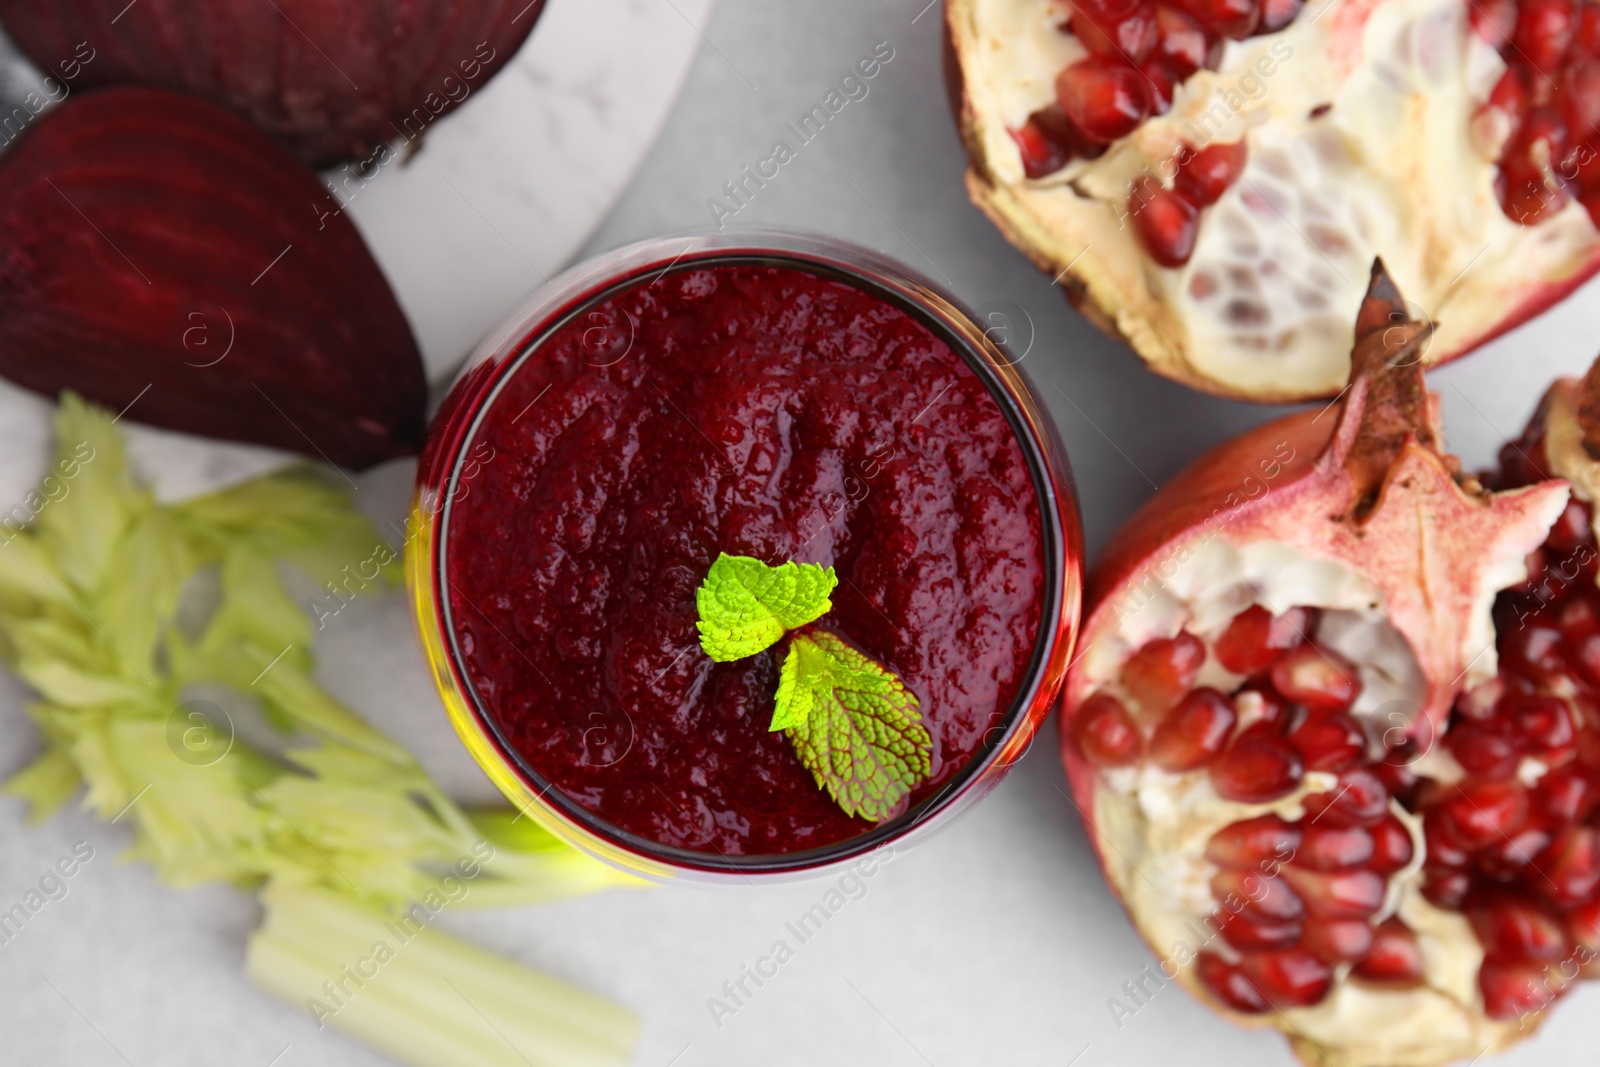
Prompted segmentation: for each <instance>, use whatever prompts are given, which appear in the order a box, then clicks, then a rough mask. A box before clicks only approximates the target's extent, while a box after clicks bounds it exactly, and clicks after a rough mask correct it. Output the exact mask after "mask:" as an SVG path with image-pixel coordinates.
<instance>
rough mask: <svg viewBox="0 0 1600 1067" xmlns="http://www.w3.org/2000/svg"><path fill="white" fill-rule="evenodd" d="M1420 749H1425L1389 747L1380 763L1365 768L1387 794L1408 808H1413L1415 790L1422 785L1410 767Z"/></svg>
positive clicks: (1414, 804)
mask: <svg viewBox="0 0 1600 1067" xmlns="http://www.w3.org/2000/svg"><path fill="white" fill-rule="evenodd" d="M1422 751H1425V750H1424V749H1421V748H1417V749H1416V750H1415V751H1411V750H1410V749H1391V750H1390V751H1389V752H1387V753H1385V755H1384V761H1383V762H1382V763H1374V764H1372V765H1371V766H1370V767H1368V768H1367V770H1369V771H1371V772H1372V775H1373V777H1375V778H1377V779H1378V781H1379V782H1380V783H1381V784H1382V785H1383V787H1384V788H1385V789H1387V790H1388V791H1389V795H1390V796H1392V797H1394V798H1395V799H1396V800H1398V801H1399V802H1400V803H1401V804H1403V805H1404V806H1405V807H1406V808H1407V809H1408V810H1415V808H1416V797H1417V792H1418V790H1419V789H1420V788H1421V786H1422V779H1420V778H1419V777H1417V772H1416V771H1413V770H1412V769H1411V764H1412V763H1414V762H1415V761H1416V760H1417V758H1418V757H1419V756H1420V754H1421V752H1422Z"/></svg>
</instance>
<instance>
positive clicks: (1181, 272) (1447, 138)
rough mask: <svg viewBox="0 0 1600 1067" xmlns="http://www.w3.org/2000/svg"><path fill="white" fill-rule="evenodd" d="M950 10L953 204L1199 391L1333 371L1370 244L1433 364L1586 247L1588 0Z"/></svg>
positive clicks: (1566, 278)
mask: <svg viewBox="0 0 1600 1067" xmlns="http://www.w3.org/2000/svg"><path fill="white" fill-rule="evenodd" d="M1080 8H1081V10H1080ZM946 16H947V18H946V31H947V46H948V47H947V50H946V58H947V73H948V77H949V81H950V86H951V90H952V102H953V104H954V105H955V108H956V111H957V118H958V122H959V125H960V127H961V134H962V138H963V140H964V142H965V144H966V148H967V154H968V156H969V158H970V161H971V166H970V168H969V170H968V173H967V185H968V189H969V191H970V193H971V195H972V198H973V200H974V202H976V203H977V205H978V206H979V207H980V208H982V209H983V211H984V212H986V213H987V214H988V215H989V217H990V218H991V219H992V220H993V221H994V223H995V224H996V225H997V226H998V227H999V228H1000V229H1001V231H1002V232H1003V233H1004V234H1005V235H1006V237H1007V238H1008V239H1009V240H1011V241H1012V243H1013V244H1015V245H1017V247H1018V248H1020V249H1021V250H1022V251H1023V252H1025V253H1026V254H1027V255H1028V256H1029V258H1030V259H1032V260H1033V261H1034V262H1035V263H1036V264H1037V265H1038V266H1039V267H1040V268H1041V269H1043V270H1046V271H1048V272H1049V273H1050V274H1051V275H1052V276H1053V277H1055V278H1056V279H1057V280H1058V281H1059V282H1060V284H1061V285H1062V287H1063V288H1064V289H1065V291H1066V295H1067V297H1068V299H1069V300H1071V301H1072V302H1073V304H1075V305H1076V306H1077V307H1078V308H1079V309H1080V310H1081V311H1082V312H1083V313H1084V314H1085V315H1087V316H1088V317H1089V319H1090V320H1091V321H1093V322H1094V323H1095V324H1096V325H1098V326H1100V327H1101V328H1102V329H1104V330H1105V331H1106V332H1108V333H1110V334H1112V335H1113V336H1116V337H1120V338H1122V339H1124V340H1126V341H1127V342H1128V344H1129V345H1131V346H1132V347H1133V348H1134V350H1135V351H1136V352H1138V354H1139V355H1140V356H1141V357H1142V358H1143V359H1144V360H1145V361H1146V362H1147V363H1149V365H1150V366H1151V368H1152V369H1154V370H1155V371H1157V372H1159V373H1161V374H1164V375H1166V376H1168V377H1171V378H1174V379H1176V380H1178V381H1181V382H1185V383H1187V384H1189V385H1192V386H1194V387H1196V388H1199V389H1203V390H1206V391H1208V392H1213V393H1219V394H1223V395H1228V396H1236V397H1242V398H1248V399H1255V400H1262V401H1289V400H1304V399H1308V398H1312V397H1318V396H1332V395H1333V394H1335V393H1337V392H1338V391H1339V390H1340V389H1341V388H1343V387H1344V384H1345V382H1346V381H1347V380H1348V379H1349V372H1350V363H1349V353H1350V349H1351V343H1352V334H1351V332H1350V321H1349V318H1348V309H1349V308H1353V307H1355V306H1356V304H1357V303H1358V301H1359V300H1360V298H1361V293H1362V289H1363V287H1364V285H1365V284H1366V273H1367V266H1368V264H1369V263H1370V262H1371V261H1372V259H1373V258H1374V257H1375V256H1379V255H1381V256H1382V257H1383V259H1384V261H1385V263H1387V264H1388V266H1389V267H1390V269H1391V270H1392V271H1393V272H1394V277H1395V279H1396V280H1397V282H1398V283H1399V284H1400V286H1401V288H1402V289H1403V290H1404V291H1405V292H1406V293H1407V294H1408V295H1409V296H1410V297H1411V298H1412V299H1413V300H1415V301H1416V302H1417V303H1418V304H1419V305H1421V306H1422V307H1426V308H1428V309H1429V310H1430V312H1431V313H1432V314H1433V315H1435V316H1437V318H1438V319H1439V320H1440V323H1441V325H1440V327H1439V329H1438V331H1437V332H1436V334H1435V336H1434V338H1433V340H1432V342H1431V344H1430V345H1429V346H1428V349H1427V351H1426V352H1425V353H1423V354H1422V357H1421V358H1422V359H1423V360H1424V361H1425V362H1427V363H1430V364H1431V363H1439V362H1443V361H1445V360H1449V359H1452V358H1454V357H1456V356H1459V355H1461V354H1463V353H1465V352H1467V351H1469V350H1471V349H1472V348H1474V347H1476V346H1478V345H1480V344H1482V343H1483V342H1485V341H1487V340H1489V339H1490V338H1492V337H1494V336H1496V335H1497V334H1499V333H1501V332H1503V331H1505V330H1507V329H1510V328H1511V327H1512V326H1515V325H1517V324H1518V323H1520V322H1522V321H1525V320H1526V319H1528V318H1530V317H1532V316H1533V315H1535V314H1537V313H1539V312H1540V311H1542V310H1544V309H1545V308H1546V307H1548V306H1550V305H1551V304H1553V303H1554V302H1556V301H1557V300H1559V299H1561V298H1562V297H1564V296H1565V295H1567V294H1568V293H1569V292H1571V291H1572V290H1573V289H1574V288H1576V287H1577V286H1578V285H1579V284H1580V283H1581V282H1582V281H1583V280H1584V279H1586V278H1587V277H1589V276H1590V275H1591V274H1593V273H1594V271H1595V270H1596V269H1600V231H1597V230H1596V226H1595V223H1594V222H1592V221H1591V215H1592V214H1594V213H1600V133H1597V129H1596V127H1597V125H1600V0H1494V2H1492V3H1491V2H1489V0H1472V2H1469V0H1317V2H1316V3H1313V4H1311V5H1310V6H1309V7H1307V8H1306V9H1305V11H1303V12H1302V10H1301V0H1123V2H1118V3H1108V2H1106V0H1095V2H1094V3H1093V4H1092V5H1091V4H1090V3H1089V0H1079V2H1078V3H1076V4H1075V3H1074V0H949V3H947V4H946ZM1119 42H1121V43H1120V44H1119Z"/></svg>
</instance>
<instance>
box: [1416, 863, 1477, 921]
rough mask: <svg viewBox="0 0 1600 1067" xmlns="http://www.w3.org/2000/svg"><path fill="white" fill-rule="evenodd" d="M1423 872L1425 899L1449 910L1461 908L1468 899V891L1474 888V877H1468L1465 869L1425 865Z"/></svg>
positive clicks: (1423, 894)
mask: <svg viewBox="0 0 1600 1067" xmlns="http://www.w3.org/2000/svg"><path fill="white" fill-rule="evenodd" d="M1422 874H1423V878H1422V896H1423V899H1425V900H1427V901H1428V902H1429V903H1430V904H1433V905H1434V906H1435V907H1440V908H1444V909H1446V910H1447V911H1460V910H1461V905H1462V904H1463V903H1465V902H1466V899H1467V891H1468V890H1469V889H1471V888H1472V879H1471V878H1469V877H1467V873H1466V872H1465V871H1458V870H1453V869H1451V868H1449V867H1438V868H1434V867H1425V868H1423V872H1422Z"/></svg>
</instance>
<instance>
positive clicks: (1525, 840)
mask: <svg viewBox="0 0 1600 1067" xmlns="http://www.w3.org/2000/svg"><path fill="white" fill-rule="evenodd" d="M1549 845H1550V832H1549V831H1548V830H1546V829H1545V828H1544V827H1543V826H1538V825H1535V824H1533V823H1529V824H1527V825H1525V826H1523V828H1522V829H1520V830H1518V831H1517V832H1516V833H1514V834H1512V835H1510V836H1509V837H1507V838H1505V839H1504V840H1503V841H1497V842H1495V843H1494V844H1492V845H1488V846H1486V847H1485V848H1483V849H1481V850H1479V851H1478V853H1477V854H1476V855H1474V856H1473V857H1472V863H1473V866H1475V867H1477V869H1478V870H1480V871H1482V872H1483V873H1485V874H1488V875H1490V876H1492V877H1495V878H1510V877H1512V876H1514V875H1518V874H1522V873H1524V872H1525V871H1527V870H1528V868H1529V866H1530V865H1532V863H1533V861H1534V860H1535V859H1537V858H1538V856H1539V853H1541V852H1543V851H1544V850H1545V849H1546V848H1548V847H1549Z"/></svg>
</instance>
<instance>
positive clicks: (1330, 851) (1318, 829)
mask: <svg viewBox="0 0 1600 1067" xmlns="http://www.w3.org/2000/svg"><path fill="white" fill-rule="evenodd" d="M1380 825H1382V824H1380ZM1375 847H1376V846H1375V845H1374V843H1373V840H1372V834H1370V833H1368V832H1367V831H1366V830H1363V829H1362V828H1361V827H1359V826H1328V825H1326V824H1321V823H1319V824H1313V825H1311V826H1307V827H1306V828H1305V830H1304V831H1303V834H1302V837H1301V839H1300V851H1298V852H1296V853H1295V855H1294V862H1295V863H1297V864H1298V865H1300V866H1301V867H1309V868H1310V869H1312V870H1314V871H1342V870H1347V869H1349V868H1351V867H1360V866H1362V865H1363V864H1365V863H1366V862H1367V861H1368V860H1370V859H1372V856H1373V852H1374V850H1375Z"/></svg>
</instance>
